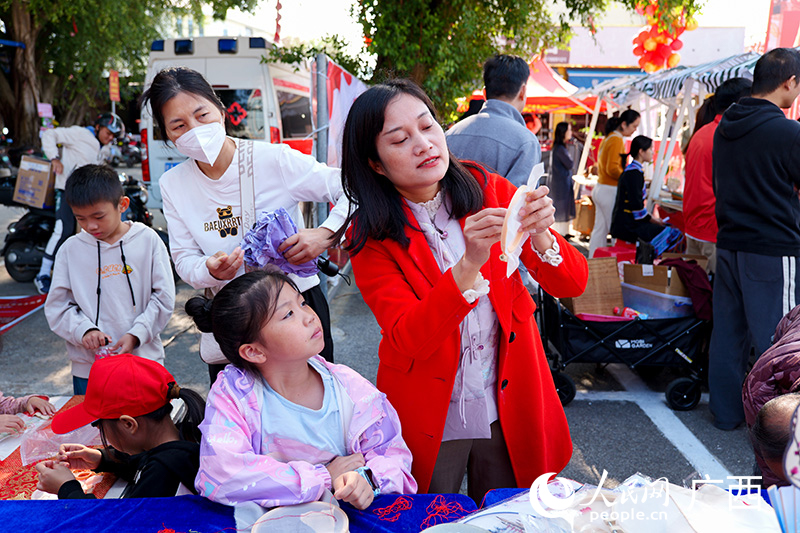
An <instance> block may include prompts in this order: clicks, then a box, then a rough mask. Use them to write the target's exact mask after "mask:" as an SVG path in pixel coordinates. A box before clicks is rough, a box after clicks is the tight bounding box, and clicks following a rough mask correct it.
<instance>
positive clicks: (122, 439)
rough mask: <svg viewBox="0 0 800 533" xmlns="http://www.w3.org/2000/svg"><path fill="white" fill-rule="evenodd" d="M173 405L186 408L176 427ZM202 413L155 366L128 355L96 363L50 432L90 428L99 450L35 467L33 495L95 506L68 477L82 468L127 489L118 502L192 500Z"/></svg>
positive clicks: (70, 448)
mask: <svg viewBox="0 0 800 533" xmlns="http://www.w3.org/2000/svg"><path fill="white" fill-rule="evenodd" d="M174 398H181V399H182V400H183V401H184V402H185V404H186V407H187V415H186V416H185V417H184V419H183V421H182V422H181V423H179V424H178V425H177V426H176V425H175V423H174V422H173V421H172V418H170V416H169V414H170V412H171V411H172V405H171V404H170V400H172V399H174ZM204 410H205V405H204V402H203V399H202V397H200V395H199V394H197V393H196V392H194V391H192V390H189V389H181V388H180V387H178V385H177V384H176V383H175V378H173V377H172V374H170V373H169V372H168V371H167V369H166V368H164V367H163V366H161V365H160V364H159V363H156V362H155V361H151V360H149V359H144V358H142V357H137V356H135V355H131V354H121V355H115V356H111V357H107V358H105V359H101V360H99V361H97V362H96V363H95V364H94V365H92V370H91V372H90V373H89V384H88V386H87V389H86V399H85V400H84V401H83V403H81V404H79V405H76V406H75V407H73V408H72V409H69V410H67V411H65V412H63V413H59V414H57V415H56V416H55V417H54V418H53V423H52V428H53V431H54V432H55V433H58V434H61V433H68V432H70V431H73V430H75V429H77V428H79V427H81V426H84V425H86V424H92V425H93V426H95V427H97V428H98V429H99V430H100V436H101V438H102V440H103V443H104V444H105V449H103V450H98V449H95V448H88V447H86V446H83V445H81V444H64V445H62V446H61V448H60V450H59V454H58V459H57V460H55V461H43V462H41V463H39V464H37V465H36V470H37V471H38V472H39V484H38V486H37V488H38V489H39V490H42V491H45V492H50V493H53V494H58V497H59V499H64V498H94V496H93V495H91V494H84V492H83V490H82V489H81V486H80V483H79V482H78V481H77V480H76V479H75V476H74V475H73V474H72V472H71V471H70V469H84V468H88V469H91V470H95V471H97V472H113V473H114V474H116V475H117V476H118V477H121V478H122V479H125V480H126V481H128V483H129V484H128V486H127V487H126V488H125V490H124V491H123V493H122V497H123V498H148V497H149V498H159V497H168V496H175V495H176V494H177V493H179V492H180V493H182V494H188V491H191V492H193V493H194V492H195V491H194V486H193V482H194V478H195V475H196V474H197V469H198V466H199V458H198V456H199V451H200V446H199V444H198V441H199V439H200V432H199V431H198V425H199V423H200V421H201V420H202V419H203V415H204ZM179 489H180V490H179ZM187 489H188V490H187Z"/></svg>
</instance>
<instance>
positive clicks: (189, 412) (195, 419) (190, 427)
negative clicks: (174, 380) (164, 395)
mask: <svg viewBox="0 0 800 533" xmlns="http://www.w3.org/2000/svg"><path fill="white" fill-rule="evenodd" d="M169 392H170V394H169V397H170V399H172V398H180V399H181V400H183V403H184V405H186V414H185V415H184V417H183V419H182V420H181V421H179V422H178V423H177V424H175V425H176V426H177V427H178V431H179V432H180V434H181V438H182V439H183V440H187V441H190V442H200V438H201V437H202V434H201V433H200V423H201V422H202V421H203V418H205V416H206V402H205V400H204V399H203V397H202V396H200V395H199V394H198V393H197V392H195V391H193V390H192V389H182V388H181V387H178V385H177V384H173V385H172V387H170V391H169Z"/></svg>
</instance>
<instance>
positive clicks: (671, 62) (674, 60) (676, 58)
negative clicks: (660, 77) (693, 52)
mask: <svg viewBox="0 0 800 533" xmlns="http://www.w3.org/2000/svg"><path fill="white" fill-rule="evenodd" d="M680 62H681V55H680V54H679V53H678V52H673V54H672V55H670V56H669V59H667V66H668V67H669V68H672V67H674V66H676V65H677V64H678V63H680Z"/></svg>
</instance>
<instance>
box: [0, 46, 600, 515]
mask: <svg viewBox="0 0 800 533" xmlns="http://www.w3.org/2000/svg"><path fill="white" fill-rule="evenodd" d="M495 60H496V62H497V68H498V72H499V74H498V76H499V77H502V76H503V75H504V73H505V72H506V70H507V68H508V64H511V65H512V67H513V66H514V65H516V67H517V68H518V69H519V66H520V62H521V63H522V65H524V67H525V72H524V77H527V65H525V63H524V61H522V60H521V59H520V58H506V57H502V56H500V57H498V58H495ZM519 89H520V87H517V90H516V93H517V98H519V93H520V91H519ZM501 92H502V91H501ZM522 94H523V95H524V90H523V91H522ZM143 99H144V101H145V102H148V103H149V105H150V107H151V108H152V109H153V116H154V117H155V120H156V123H157V124H158V126H159V128H160V131H161V134H162V137H163V138H165V139H168V140H169V141H170V142H171V143H173V144H174V145H175V147H176V148H177V149H178V150H179V151H180V152H181V153H183V154H184V155H186V156H187V157H188V159H187V160H186V161H184V162H183V163H181V164H179V165H178V166H176V167H174V168H172V169H170V170H169V171H168V172H166V173H165V174H164V176H163V177H162V179H161V188H162V197H163V199H164V212H165V216H166V218H167V221H168V225H169V233H170V247H171V250H170V251H171V254H172V259H173V260H174V264H175V269H176V270H177V272H178V274H179V275H180V277H181V278H182V279H183V280H184V281H185V282H187V283H188V284H189V285H191V286H192V287H193V288H195V289H198V290H203V294H202V295H201V296H196V297H194V298H192V299H190V300H189V301H188V302H187V304H186V306H185V312H186V313H187V314H189V315H190V316H191V317H192V318H193V319H194V321H195V323H196V324H197V327H198V329H200V331H202V332H203V333H204V335H205V336H204V339H203V341H202V342H201V347H200V352H201V355H202V357H203V359H204V360H205V361H206V362H208V363H209V372H210V378H211V382H212V387H211V391H210V392H209V394H208V398H207V400H206V401H205V402H202V401H199V397H198V396H197V395H196V394H195V393H193V392H192V391H188V390H186V389H182V388H180V387H179V386H178V385H177V383H176V382H175V379H174V378H173V377H172V376H171V375H170V374H169V372H167V371H166V370H165V369H164V368H163V357H164V351H163V346H162V345H161V342H160V338H159V333H160V331H161V329H163V327H164V326H165V324H166V322H167V320H168V319H169V317H170V316H171V314H172V313H173V312H174V305H175V287H174V282H173V278H172V276H171V271H170V262H169V257H168V255H167V251H166V248H165V246H164V244H163V243H162V242H161V240H160V239H159V238H158V236H157V235H156V234H155V232H154V231H153V230H151V229H150V228H148V227H146V226H144V225H142V224H140V223H136V222H129V221H122V220H121V218H120V214H121V213H122V212H123V211H124V210H125V208H126V207H127V199H126V198H125V197H124V196H123V191H122V189H121V186H120V183H119V180H118V179H117V177H116V175H115V174H114V172H113V171H111V170H110V169H108V168H107V167H104V166H100V165H96V164H88V165H83V166H79V167H77V168H75V169H74V170H73V171H72V172H71V174H70V175H69V176H68V178H67V179H66V183H65V186H64V192H63V198H64V202H65V203H66V205H68V206H69V207H70V208H71V210H72V213H73V215H74V217H75V219H76V220H77V223H78V225H79V226H80V228H81V230H82V231H81V232H80V233H79V234H77V235H75V236H73V237H70V238H69V239H66V242H65V243H64V245H63V246H61V248H60V249H59V250H58V252H57V254H56V257H55V265H54V269H53V277H52V284H51V286H50V288H49V293H48V298H47V301H46V303H45V313H46V316H47V319H48V322H49V324H50V326H51V328H52V329H53V331H54V332H56V333H57V334H58V335H60V336H61V337H63V338H64V339H65V341H66V343H67V351H68V353H69V355H70V359H71V360H72V373H73V389H74V392H75V393H76V394H85V400H84V402H83V403H81V404H79V405H78V406H76V407H73V408H72V409H70V410H67V411H65V412H62V413H59V414H57V415H56V416H55V418H54V420H53V424H52V427H53V430H54V431H56V432H59V433H62V432H68V431H71V430H73V429H76V428H78V427H80V426H82V425H85V424H88V423H91V424H93V425H95V426H96V427H98V429H99V430H100V434H101V436H102V438H103V442H104V444H105V445H106V446H105V448H104V449H103V450H99V451H98V450H94V449H90V448H86V447H84V446H82V445H78V444H74V445H73V444H70V445H64V446H63V447H62V449H61V451H60V453H59V456H58V457H57V458H55V459H53V460H50V461H45V462H42V463H40V464H38V465H37V469H38V470H39V473H40V481H39V487H40V488H41V489H42V490H45V491H48V492H53V493H56V494H58V495H59V497H60V498H84V497H91V496H88V495H85V494H84V493H83V491H82V490H81V489H80V486H79V485H78V484H77V482H76V481H75V480H74V476H73V475H72V474H71V471H70V469H75V468H92V469H97V470H104V471H113V472H115V473H117V474H118V475H119V476H120V477H122V478H124V479H127V480H129V481H130V483H129V486H128V489H126V491H125V493H124V496H127V497H141V496H167V495H173V494H179V493H183V492H193V493H197V494H201V495H203V496H205V497H207V498H209V499H211V500H214V501H218V502H223V503H228V504H230V503H236V502H244V501H254V502H256V503H258V504H260V505H263V506H275V505H285V504H294V503H301V502H307V501H314V500H317V499H319V498H320V497H321V496H322V494H323V492H324V491H325V490H329V491H331V492H333V494H334V496H335V497H336V498H338V499H341V500H343V501H347V502H350V503H352V504H353V505H354V506H356V507H358V508H362V509H363V508H366V507H368V506H369V505H370V503H371V502H372V499H373V498H374V496H375V495H377V494H380V493H415V492H417V491H422V492H458V490H459V487H460V485H461V481H462V479H463V477H464V476H465V474H466V476H467V478H468V486H469V494H470V496H471V497H472V498H473V499H475V500H476V502H480V501H481V499H482V498H483V496H484V494H485V493H486V492H487V491H489V490H491V489H494V488H501V487H524V486H529V485H530V484H531V483H532V482H533V480H534V479H536V478H537V477H538V476H540V475H541V474H543V473H545V472H551V471H560V470H562V469H563V468H564V467H565V466H566V464H567V462H568V461H569V459H570V457H571V454H572V444H571V439H570V435H569V428H568V425H567V420H566V416H565V415H564V411H563V409H562V407H561V404H560V401H559V398H558V395H557V393H556V390H555V386H554V384H553V381H552V378H551V376H550V370H549V366H548V364H547V361H546V359H545V357H544V351H543V348H542V345H541V339H540V336H539V334H538V331H537V329H536V324H535V320H534V316H533V310H534V304H533V301H532V299H531V296H530V294H529V293H528V291H527V290H526V289H525V287H524V285H523V283H522V281H521V279H520V274H519V272H515V273H514V274H513V275H512V276H510V277H509V276H507V274H506V265H505V263H504V262H503V261H501V259H500V245H499V240H500V235H501V232H502V229H503V224H504V220H505V215H506V209H505V208H506V206H507V205H508V203H509V202H510V200H511V197H512V196H513V194H514V192H515V191H516V187H515V186H514V185H513V184H512V183H510V182H509V181H508V180H506V179H505V178H503V177H501V176H500V175H498V174H496V173H494V171H493V170H492V169H490V165H489V164H488V163H483V164H481V163H476V162H468V161H463V162H462V161H461V160H459V159H457V158H456V157H455V156H454V155H453V154H452V153H451V151H450V149H449V147H448V141H447V139H446V138H445V133H444V130H443V129H442V127H441V126H440V124H439V122H438V120H437V118H436V115H435V111H434V108H433V105H432V103H431V102H430V100H429V99H428V97H427V95H426V94H425V93H424V92H423V91H422V90H421V89H420V88H419V87H418V86H416V85H415V84H413V83H412V82H410V81H406V80H396V81H392V82H387V83H384V84H381V85H378V86H375V87H373V88H371V89H369V90H368V91H367V92H365V93H364V94H362V95H361V96H360V97H359V98H358V99H357V100H356V101H355V103H354V104H353V107H352V109H351V111H350V113H349V116H348V118H347V121H346V124H345V130H344V138H343V165H342V169H341V170H339V169H333V168H328V167H326V166H325V165H322V164H319V163H317V162H316V161H314V160H313V159H312V158H310V157H309V156H305V155H303V154H300V153H299V152H296V151H293V150H291V149H289V148H287V147H285V146H281V145H271V144H267V143H252V145H250V143H249V142H248V141H242V140H240V139H234V138H231V137H228V136H227V135H226V134H225V130H224V108H223V107H222V105H221V103H220V102H219V100H218V99H217V97H216V95H215V94H214V91H213V89H212V88H211V87H210V85H209V84H208V83H207V82H206V81H205V79H203V77H202V76H201V75H200V74H199V73H197V72H195V71H192V70H190V69H187V68H181V67H178V68H169V69H165V70H164V71H162V72H161V73H159V74H158V75H157V76H156V77H155V78H154V80H153V82H152V84H151V86H150V87H149V89H148V90H147V91H146V93H145V94H144V96H143ZM491 101H492V100H490V102H491ZM504 105H506V106H507V107H508V109H504V108H503V105H498V108H499V109H500V110H501V111H502V112H508V111H509V110H513V112H514V113H516V115H519V110H518V109H517V108H515V107H514V106H511V105H508V104H504ZM515 105H516V104H515ZM490 107H491V106H490ZM516 115H514V118H513V120H515V123H517V125H519V128H520V131H519V133H520V134H524V135H526V136H529V137H527V138H528V139H529V140H530V142H531V146H532V147H535V150H531V153H532V155H533V156H535V161H533V162H538V158H539V157H540V155H539V149H538V143H537V141H536V137H535V136H534V135H533V134H532V133H531V132H530V131H529V130H528V129H527V128H525V126H524V121H523V120H522V118H521V116H519V117H516ZM517 118H518V120H517ZM500 127H502V125H501V126H500ZM248 150H250V151H249V152H248ZM248 166H250V167H251V168H248ZM492 168H493V167H492ZM524 172H526V173H529V170H525V171H524ZM248 173H252V174H254V175H255V176H256V179H255V180H254V182H255V187H254V193H253V194H254V198H253V200H254V202H255V208H256V209H257V210H258V211H259V212H262V211H275V210H277V209H281V208H282V209H285V210H287V211H288V212H289V213H290V215H291V217H292V218H293V220H294V221H295V223H296V225H297V226H298V227H299V228H302V229H300V230H299V231H298V232H297V233H295V234H294V235H290V236H289V237H288V238H286V239H285V241H284V242H283V243H281V244H280V246H279V248H278V251H279V252H281V253H283V255H284V257H285V258H286V259H287V260H288V261H289V263H290V264H301V263H304V262H307V261H309V260H313V259H315V258H316V257H317V256H318V255H320V253H321V252H323V251H324V250H325V249H326V248H328V247H329V246H331V245H332V243H336V242H340V241H343V242H344V245H345V247H346V249H347V250H348V251H349V252H350V255H351V261H352V264H353V271H354V275H355V277H356V281H357V282H358V284H359V287H360V288H361V290H362V293H363V295H364V298H365V301H366V302H367V304H368V305H369V306H370V308H371V309H372V310H373V313H374V314H375V316H376V318H377V320H378V322H379V324H380V325H381V327H382V329H383V331H384V335H383V338H382V340H381V343H380V345H379V346H377V347H376V348H377V351H378V354H379V357H380V365H379V371H378V380H377V387H376V386H375V385H373V384H372V383H370V382H369V381H367V380H366V379H364V378H363V377H361V376H360V375H358V374H357V373H356V372H355V371H353V370H351V369H349V368H348V367H346V366H344V365H337V364H334V363H333V344H332V340H331V337H330V333H329V332H330V319H329V316H328V309H327V303H326V302H325V298H324V296H322V294H321V291H319V287H318V285H319V279H318V278H317V277H316V276H303V275H300V274H296V273H294V272H288V273H287V272H283V271H280V270H279V269H277V268H275V267H268V268H265V269H259V270H255V271H248V272H246V269H245V268H244V265H243V252H242V250H241V248H240V246H239V243H240V242H241V240H242V237H243V235H244V233H245V232H246V230H247V228H245V227H244V226H243V225H242V212H243V209H244V208H245V207H244V203H245V202H246V201H247V199H246V198H243V197H242V192H243V191H244V190H246V189H245V188H244V186H243V185H242V183H243V180H244V179H245V178H246V176H247V174H248ZM525 177H527V176H525ZM548 192H549V191H548V189H547V187H540V188H539V189H536V190H532V191H530V192H529V193H528V195H527V197H526V198H525V199H524V206H523V208H522V209H521V210H520V213H519V217H520V224H521V228H522V229H521V231H523V232H525V233H526V234H527V235H529V236H530V239H529V240H528V241H527V242H526V243H525V244H524V245H523V248H522V252H521V259H522V262H523V263H524V264H525V265H526V266H527V268H528V271H529V272H530V274H531V275H532V276H533V277H534V278H535V279H536V280H537V281H539V282H540V283H541V284H542V285H543V286H544V287H546V288H547V290H548V291H549V292H551V293H552V294H556V295H559V296H565V297H566V296H577V295H579V294H581V293H582V291H583V290H584V288H585V285H586V281H587V263H586V259H585V258H584V257H583V256H582V255H581V254H580V253H579V252H578V251H577V250H576V249H575V248H574V247H572V246H570V245H569V244H568V243H567V242H566V240H565V239H564V238H563V237H561V235H559V234H558V232H555V231H553V230H551V229H550V227H551V226H552V224H553V222H554V213H555V209H554V207H553V201H552V200H551V199H550V197H549V196H548ZM301 201H313V202H330V203H332V204H334V208H333V209H332V211H331V214H330V216H329V217H328V219H327V220H326V221H324V222H323V223H322V224H321V225H320V227H319V228H309V229H305V228H304V225H303V220H302V217H301V214H300V210H299V208H298V203H299V202H301ZM220 210H222V211H224V212H225V213H226V214H230V215H231V216H230V217H228V218H229V219H230V221H231V222H230V224H229V225H228V226H226V228H225V229H226V231H219V225H218V224H209V223H208V222H209V221H213V220H219V217H218V216H217V215H218V214H219V212H220ZM289 270H291V269H289ZM174 398H182V399H184V401H185V402H186V403H187V404H188V405H189V406H190V409H189V416H188V417H186V418H185V419H184V420H182V421H181V422H180V423H177V424H176V423H173V421H172V419H171V417H170V416H169V415H170V407H169V405H170V403H169V402H170V400H172V399H174ZM11 403H13V406H12V407H10V409H11V410H12V411H13V410H18V409H20V408H21V406H24V407H25V408H27V409H40V410H42V411H44V412H46V413H48V414H49V413H52V411H53V407H52V406H51V405H50V404H49V403H47V402H45V401H44V400H41V399H37V398H22V399H20V400H19V401H17V402H11ZM11 418H14V417H11ZM0 421H2V420H0ZM5 423H6V424H12V425H13V422H5ZM531 443H536V445H535V446H532V445H531Z"/></svg>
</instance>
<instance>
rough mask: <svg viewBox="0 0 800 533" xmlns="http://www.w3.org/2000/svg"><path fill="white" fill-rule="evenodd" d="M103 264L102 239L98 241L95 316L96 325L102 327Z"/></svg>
mask: <svg viewBox="0 0 800 533" xmlns="http://www.w3.org/2000/svg"><path fill="white" fill-rule="evenodd" d="M102 270H103V269H102V265H101V264H100V241H97V315H96V316H95V317H94V325H95V326H97V327H98V328H99V327H100V277H101V276H102V275H103V272H102Z"/></svg>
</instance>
